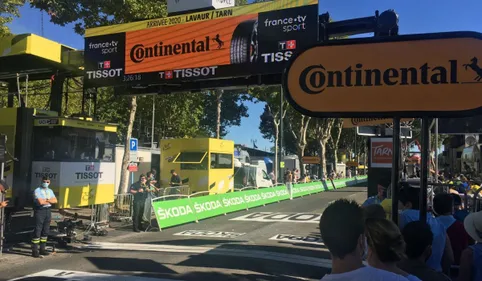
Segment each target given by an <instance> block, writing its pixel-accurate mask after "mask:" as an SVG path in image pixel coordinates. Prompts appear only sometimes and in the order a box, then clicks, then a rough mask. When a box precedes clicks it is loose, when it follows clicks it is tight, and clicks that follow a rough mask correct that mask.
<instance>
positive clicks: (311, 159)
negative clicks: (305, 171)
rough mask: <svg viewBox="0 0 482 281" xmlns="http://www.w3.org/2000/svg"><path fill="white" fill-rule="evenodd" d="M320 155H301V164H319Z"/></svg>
mask: <svg viewBox="0 0 482 281" xmlns="http://www.w3.org/2000/svg"><path fill="white" fill-rule="evenodd" d="M320 161H321V159H320V157H318V156H303V157H302V158H301V162H303V164H320Z"/></svg>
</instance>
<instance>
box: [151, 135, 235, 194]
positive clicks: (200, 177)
mask: <svg viewBox="0 0 482 281" xmlns="http://www.w3.org/2000/svg"><path fill="white" fill-rule="evenodd" d="M160 149H161V177H160V181H161V185H162V186H163V187H169V186H170V181H171V176H172V175H171V170H175V171H176V172H177V173H178V174H179V176H180V178H181V180H182V185H183V186H187V187H189V188H188V189H182V190H188V191H187V192H185V193H191V194H192V193H196V192H206V193H209V194H219V193H226V192H232V191H233V190H234V142H233V141H230V140H223V139H213V138H194V139H187V138H186V139H165V140H161V143H160Z"/></svg>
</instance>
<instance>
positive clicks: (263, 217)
mask: <svg viewBox="0 0 482 281" xmlns="http://www.w3.org/2000/svg"><path fill="white" fill-rule="evenodd" d="M320 217H321V214H315V213H284V212H255V213H250V214H247V215H243V216H239V217H235V218H232V219H230V220H232V221H256V222H267V223H268V222H287V223H319V221H320Z"/></svg>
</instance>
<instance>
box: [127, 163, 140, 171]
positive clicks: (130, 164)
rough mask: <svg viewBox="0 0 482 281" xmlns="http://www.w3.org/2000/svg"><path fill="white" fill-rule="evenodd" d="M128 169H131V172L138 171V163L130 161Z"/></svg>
mask: <svg viewBox="0 0 482 281" xmlns="http://www.w3.org/2000/svg"><path fill="white" fill-rule="evenodd" d="M127 170H129V172H137V171H138V168H137V163H129V166H127Z"/></svg>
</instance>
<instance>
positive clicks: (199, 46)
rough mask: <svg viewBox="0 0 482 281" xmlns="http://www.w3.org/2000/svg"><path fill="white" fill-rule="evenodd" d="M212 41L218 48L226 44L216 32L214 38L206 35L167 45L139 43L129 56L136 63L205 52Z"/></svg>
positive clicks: (208, 49) (209, 47)
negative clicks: (198, 38) (156, 58)
mask: <svg viewBox="0 0 482 281" xmlns="http://www.w3.org/2000/svg"><path fill="white" fill-rule="evenodd" d="M211 42H215V43H216V44H217V46H216V48H217V49H220V48H222V47H223V46H224V42H223V41H222V40H221V38H220V36H219V34H216V36H214V38H211V37H209V36H206V37H205V38H204V39H202V40H197V39H193V40H192V41H190V42H184V43H177V44H166V45H165V44H164V43H163V42H162V41H161V42H159V43H157V44H155V45H154V46H144V45H143V44H137V45H135V46H134V47H132V49H131V51H130V55H129V57H130V59H131V61H133V62H134V63H141V62H143V61H144V60H145V59H148V58H153V57H167V56H176V55H183V54H189V53H203V52H208V51H210V50H211Z"/></svg>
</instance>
